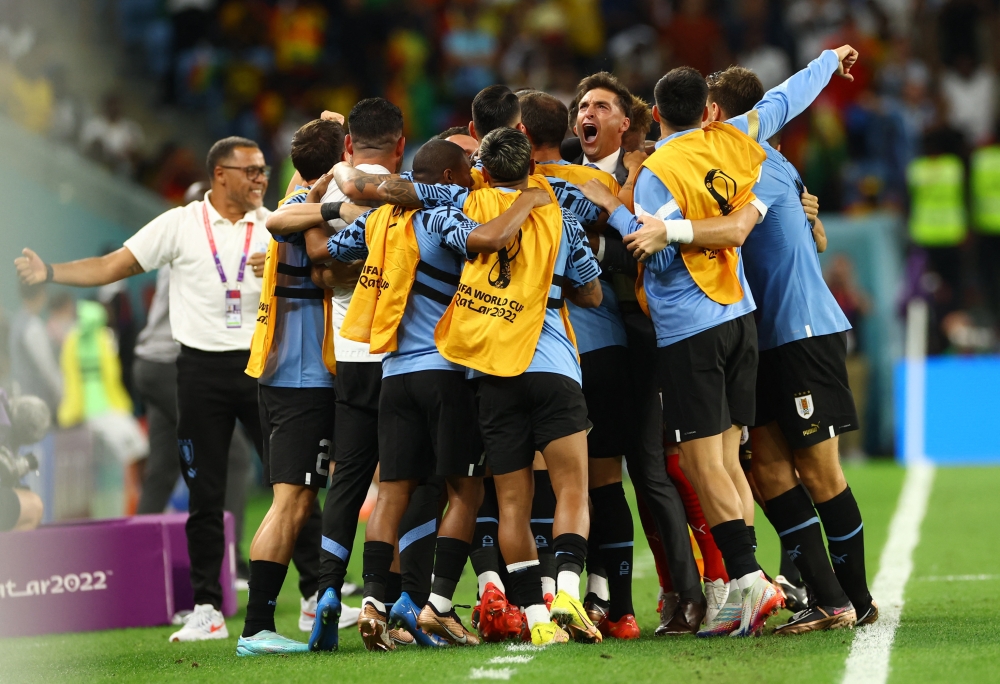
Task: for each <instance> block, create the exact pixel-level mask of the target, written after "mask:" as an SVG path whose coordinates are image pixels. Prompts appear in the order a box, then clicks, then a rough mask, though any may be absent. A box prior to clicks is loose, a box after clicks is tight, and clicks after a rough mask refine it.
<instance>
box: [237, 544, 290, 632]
mask: <svg viewBox="0 0 1000 684" xmlns="http://www.w3.org/2000/svg"><path fill="white" fill-rule="evenodd" d="M287 572H288V566H287V565H282V564H281V563H275V562H273V561H255V560H252V561H250V599H249V600H248V601H247V617H246V622H244V623H243V636H245V637H250V636H253V635H254V634H257V633H258V632H262V631H264V630H269V631H271V632H273V631H275V629H274V609H275V607H276V606H277V605H278V594H279V593H280V592H281V585H282V584H284V582H285V574H286V573H287Z"/></svg>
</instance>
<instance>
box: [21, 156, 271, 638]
mask: <svg viewBox="0 0 1000 684" xmlns="http://www.w3.org/2000/svg"><path fill="white" fill-rule="evenodd" d="M208 171H209V173H210V174H211V177H212V189H211V190H210V191H209V192H207V193H205V198H204V200H202V201H198V202H192V203H191V204H188V205H187V206H185V207H177V208H175V209H171V210H169V211H167V212H165V213H163V214H161V215H160V216H158V217H157V218H155V219H153V220H152V221H150V222H149V223H148V224H146V226H144V227H143V228H142V229H140V230H139V232H137V233H136V234H135V235H133V236H132V237H130V238H129V239H128V240H126V241H125V245H124V246H123V247H122V248H121V249H118V250H116V251H114V252H111V253H110V254H107V255H105V256H103V257H91V258H88V259H81V260H79V261H71V262H67V263H63V264H46V263H45V262H43V261H42V259H41V258H40V257H39V256H38V255H37V254H35V253H34V252H32V251H31V250H30V249H25V250H23V252H22V256H21V257H19V258H17V259H15V261H14V263H15V265H16V266H17V270H18V274H19V276H20V277H21V280H22V282H24V283H27V284H34V283H40V282H47V281H52V282H56V283H61V284H63V285H75V286H78V287H94V286H99V285H106V284H108V283H113V282H116V281H119V280H122V279H123V278H127V277H129V276H132V275H136V274H138V273H143V272H145V271H152V270H156V269H158V268H160V267H162V266H166V265H168V264H169V265H170V267H171V269H170V297H169V300H170V327H171V330H172V331H173V336H174V339H175V340H176V341H177V342H179V343H180V345H181V351H180V356H179V357H178V359H177V408H178V424H177V438H178V439H177V442H178V452H179V455H180V459H181V472H182V474H183V475H184V479H185V481H186V482H187V485H188V489H189V490H190V492H191V497H190V503H189V511H190V516H189V517H188V521H187V537H188V554H189V556H190V557H191V584H192V586H193V588H194V601H195V610H194V612H193V613H192V615H191V616H190V618H189V619H188V621H187V623H186V624H185V626H184V628H183V629H181V630H179V631H177V632H175V633H174V634H172V635H171V636H170V640H171V641H201V640H205V639H225V638H228V636H229V633H228V631H227V630H226V622H225V620H224V618H223V616H222V613H221V612H220V610H219V609H220V608H221V606H222V587H221V585H220V584H219V572H220V569H221V566H222V558H223V553H224V550H225V549H224V546H225V541H224V531H223V522H222V514H223V502H224V499H225V491H226V479H227V475H228V473H227V470H228V468H227V464H228V452H229V443H230V440H231V439H232V435H233V428H234V426H235V421H236V420H237V419H239V421H240V422H241V423H243V426H244V427H245V428H246V429H247V431H248V432H249V434H250V435H251V437H252V438H253V441H254V443H255V445H256V446H257V450H258V453H260V452H261V450H262V448H261V428H260V420H259V415H258V409H257V383H256V381H255V380H254V379H253V378H251V377H249V376H248V375H246V374H245V373H244V372H243V371H244V369H245V368H246V365H247V360H248V359H249V354H250V340H251V338H252V337H253V331H254V322H255V318H256V313H257V305H258V304H259V301H260V291H261V283H260V280H259V279H258V278H259V276H260V275H262V273H263V271H262V267H263V261H264V259H263V256H264V255H263V254H257V253H258V252H262V251H263V249H264V248H265V247H266V245H267V242H268V241H269V240H270V239H271V235H270V233H268V232H267V228H266V227H265V226H264V222H265V220H266V219H267V216H268V214H269V213H270V212H268V210H267V209H265V208H263V206H262V205H263V199H264V192H265V191H266V190H267V179H268V176H269V174H270V168H269V167H268V166H266V165H265V164H264V155H263V153H262V152H261V151H260V148H259V147H258V146H257V143H255V142H253V141H252V140H247V139H246V138H237V137H231V138H224V139H223V140H220V141H218V142H217V143H215V144H214V145H213V146H212V149H211V150H210V151H209V153H208ZM252 253H253V255H254V256H253V257H251V254H252ZM251 269H252V272H251V273H250V274H248V275H247V274H246V271H247V270H251Z"/></svg>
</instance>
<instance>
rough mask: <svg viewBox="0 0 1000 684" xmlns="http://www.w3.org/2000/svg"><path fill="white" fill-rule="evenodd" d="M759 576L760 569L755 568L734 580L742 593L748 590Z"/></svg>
mask: <svg viewBox="0 0 1000 684" xmlns="http://www.w3.org/2000/svg"><path fill="white" fill-rule="evenodd" d="M759 577H760V570H756V571H754V572H748V573H747V574H745V575H743V577H740V578H739V579H738V580H736V584H737V585H738V586H739V588H740V592H741V593H743V592H746V591H749V589H750V587H752V586H753V583H754V582H756V581H757V579H758V578H759Z"/></svg>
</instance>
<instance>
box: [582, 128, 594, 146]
mask: <svg viewBox="0 0 1000 684" xmlns="http://www.w3.org/2000/svg"><path fill="white" fill-rule="evenodd" d="M582 137H583V142H585V143H587V144H588V145H595V144H597V125H596V124H593V123H585V124H583V136H582Z"/></svg>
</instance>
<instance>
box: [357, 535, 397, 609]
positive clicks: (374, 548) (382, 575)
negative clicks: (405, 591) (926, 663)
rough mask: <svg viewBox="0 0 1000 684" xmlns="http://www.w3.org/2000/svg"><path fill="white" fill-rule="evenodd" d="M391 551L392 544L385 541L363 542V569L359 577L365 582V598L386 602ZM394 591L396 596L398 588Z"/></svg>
mask: <svg viewBox="0 0 1000 684" xmlns="http://www.w3.org/2000/svg"><path fill="white" fill-rule="evenodd" d="M393 551H394V549H393V547H392V544H387V543H386V542H379V541H366V542H365V551H364V569H363V571H362V574H361V577H362V578H363V579H364V583H365V587H364V593H365V597H366V598H367V597H371V598H373V599H375V600H376V601H379V602H381V603H385V602H386V595H387V594H388V590H387V586H388V585H389V575H390V573H389V567H390V566H391V565H392V556H393ZM392 574H396V573H392ZM396 577H397V578H398V577H399V575H398V574H396ZM397 581H398V580H397ZM397 587H398V585H397ZM396 591H397V593H396V596H397V597H398V596H399V593H398V591H399V590H398V589H397V590H396ZM393 600H395V599H393Z"/></svg>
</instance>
